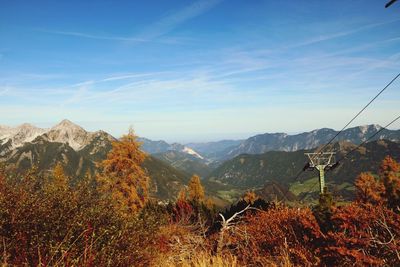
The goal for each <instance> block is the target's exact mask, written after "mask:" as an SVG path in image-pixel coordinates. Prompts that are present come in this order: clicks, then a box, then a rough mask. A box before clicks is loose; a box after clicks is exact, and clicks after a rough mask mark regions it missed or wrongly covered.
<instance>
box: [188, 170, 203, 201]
mask: <svg viewBox="0 0 400 267" xmlns="http://www.w3.org/2000/svg"><path fill="white" fill-rule="evenodd" d="M188 187H189V189H188V191H189V200H191V201H196V202H199V203H200V202H202V201H203V200H204V188H203V186H202V185H201V182H200V177H199V176H197V175H193V176H192V178H191V179H190V181H189V186H188Z"/></svg>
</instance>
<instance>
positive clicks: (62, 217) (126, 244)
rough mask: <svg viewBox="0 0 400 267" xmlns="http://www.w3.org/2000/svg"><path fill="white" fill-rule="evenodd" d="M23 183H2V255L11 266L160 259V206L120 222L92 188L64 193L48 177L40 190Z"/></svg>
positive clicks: (135, 262) (144, 263)
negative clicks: (158, 249)
mask: <svg viewBox="0 0 400 267" xmlns="http://www.w3.org/2000/svg"><path fill="white" fill-rule="evenodd" d="M25 178H26V177H24V178H23V179H18V180H20V182H16V181H15V180H13V181H10V180H8V179H7V177H4V175H2V179H0V241H1V242H0V250H1V251H4V253H3V255H2V256H1V257H3V258H7V259H6V260H7V263H8V264H10V265H15V266H22V265H28V266H39V265H46V266H65V265H74V266H104V265H112V266H130V265H135V266H147V265H148V264H149V263H150V262H151V260H152V259H153V258H154V257H155V255H157V253H158V251H157V249H156V244H155V240H156V234H157V232H158V228H159V227H160V226H161V225H162V224H165V223H167V222H168V221H169V219H168V215H167V213H166V211H165V208H163V207H162V206H158V205H154V204H152V203H148V204H147V205H146V206H145V207H144V208H143V209H142V210H141V211H140V212H139V213H135V214H132V216H121V215H120V213H119V212H115V210H114V208H113V205H111V200H110V199H108V198H107V197H104V195H101V194H99V192H98V191H97V190H94V189H93V188H92V187H91V186H89V185H90V184H91V183H90V182H87V183H82V184H80V185H79V186H77V187H74V188H72V187H69V186H67V187H64V185H63V186H61V187H60V185H59V184H58V182H56V183H52V182H51V180H53V181H57V179H52V177H49V179H48V180H49V181H48V182H47V183H44V184H43V186H42V187H37V185H36V184H35V183H30V182H29V181H28V180H27V179H28V178H29V177H28V178H26V179H25ZM30 178H32V177H30ZM53 178H54V177H53ZM37 180H41V179H40V178H38V179H37ZM32 181H33V179H32ZM2 260H3V261H4V259H2Z"/></svg>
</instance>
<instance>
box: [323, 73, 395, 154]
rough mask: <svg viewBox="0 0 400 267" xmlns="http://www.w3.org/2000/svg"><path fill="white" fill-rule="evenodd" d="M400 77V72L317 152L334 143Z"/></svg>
mask: <svg viewBox="0 0 400 267" xmlns="http://www.w3.org/2000/svg"><path fill="white" fill-rule="evenodd" d="M399 77H400V73H399V74H397V75H396V76H395V77H394V78H393V79H392V80H391V81H390V82H389V83H388V84H387V85H386V86H385V87H384V88H383V89H382V90H381V91H379V93H378V94H377V95H376V96H374V97H373V98H372V99H371V100H370V101H369V102H368V104H366V105H365V106H364V107H363V108H362V109H361V110H360V111H359V112H358V113H357V114H356V115H355V116H354V117H353V118H352V119H351V120H350V121H349V122H348V123H347V124H346V125H345V126H344V127H343V128H342V129H341V130H340V131H339V132H337V133H336V134H335V136H334V137H332V138H331V140H329V142H328V143H327V144H325V145H324V146H323V147H322V148H321V149H320V151H319V152H317V153H322V152H323V150H324V149H325V148H326V147H327V146H328V145H329V144H330V143H332V141H333V140H335V139H336V137H338V136H339V134H341V133H342V132H343V131H344V130H345V129H346V128H347V126H349V125H350V124H351V123H352V122H353V121H354V120H355V119H356V118H357V117H358V116H360V114H361V113H362V112H363V111H364V110H365V109H366V108H367V107H368V106H369V105H371V103H372V102H374V101H375V99H377V98H378V97H379V96H380V95H381V94H382V93H383V92H384V91H385V90H386V89H387V88H388V87H389V86H390V85H391V84H392V83H394V81H396V80H397V78H399Z"/></svg>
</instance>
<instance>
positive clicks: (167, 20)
mask: <svg viewBox="0 0 400 267" xmlns="http://www.w3.org/2000/svg"><path fill="white" fill-rule="evenodd" d="M222 1H223V0H199V1H196V2H194V3H192V4H191V5H189V6H186V7H184V8H182V9H180V10H178V11H175V12H172V13H170V14H168V15H166V16H165V17H163V18H161V19H160V20H159V21H157V22H155V23H153V24H151V25H149V26H148V27H147V28H145V29H144V30H143V31H142V32H141V33H140V34H139V35H138V36H139V38H144V39H154V38H157V37H159V36H162V35H164V34H166V33H168V32H170V31H172V30H173V29H175V28H176V27H177V26H179V25H181V24H183V23H184V22H186V21H188V20H190V19H193V18H195V17H198V16H200V15H201V14H203V13H204V12H206V11H208V10H210V9H212V8H213V7H215V6H216V5H218V4H219V3H221V2H222Z"/></svg>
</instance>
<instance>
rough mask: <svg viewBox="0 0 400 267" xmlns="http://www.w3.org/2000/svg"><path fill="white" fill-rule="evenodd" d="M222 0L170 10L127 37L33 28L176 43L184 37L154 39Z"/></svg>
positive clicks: (205, 0)
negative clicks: (137, 32)
mask: <svg viewBox="0 0 400 267" xmlns="http://www.w3.org/2000/svg"><path fill="white" fill-rule="evenodd" d="M222 1H223V0H200V1H196V2H194V3H192V4H190V5H189V6H186V7H184V8H182V9H180V10H177V11H175V12H171V13H170V14H168V15H166V16H164V17H163V18H161V19H160V20H158V21H156V22H155V23H153V24H151V25H149V26H147V27H145V28H144V29H143V30H142V31H141V32H140V33H139V34H137V35H134V36H128V37H126V36H112V35H99V34H93V33H85V32H78V31H59V30H47V29H35V30H36V31H40V32H44V33H50V34H57V35H65V36H72V37H80V38H87V39H95V40H105V41H122V42H129V43H145V42H157V43H167V44H176V43H180V40H181V39H184V38H177V37H176V38H168V39H162V40H155V39H156V38H157V37H160V36H162V35H165V34H166V33H168V32H170V31H172V30H173V29H175V28H176V27H178V26H179V25H181V24H183V23H184V22H186V21H188V20H190V19H193V18H195V17H197V16H200V15H201V14H203V13H204V12H206V11H208V10H210V9H211V8H213V7H214V6H216V5H217V4H219V3H220V2H222ZM0 59H1V55H0Z"/></svg>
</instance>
